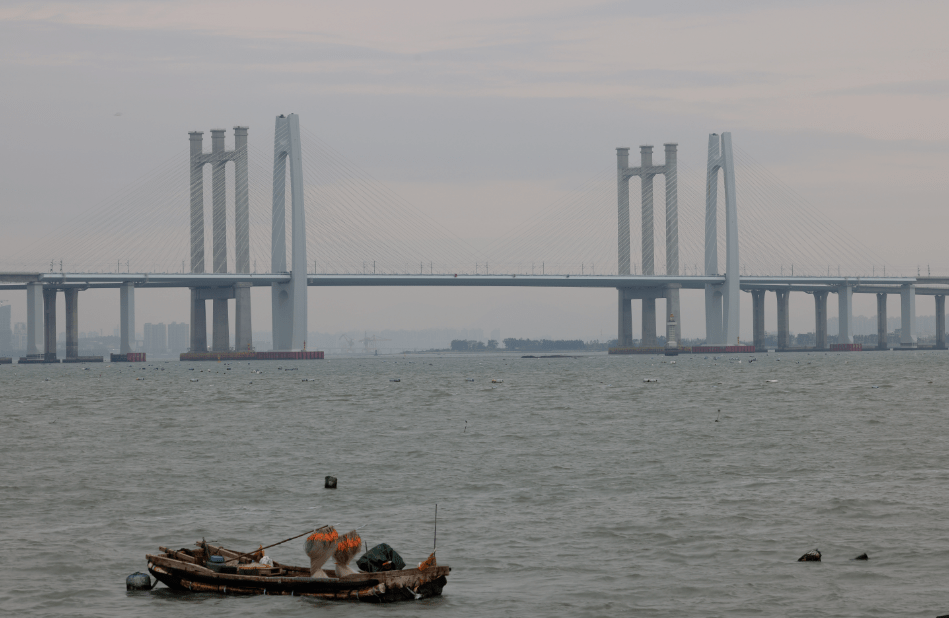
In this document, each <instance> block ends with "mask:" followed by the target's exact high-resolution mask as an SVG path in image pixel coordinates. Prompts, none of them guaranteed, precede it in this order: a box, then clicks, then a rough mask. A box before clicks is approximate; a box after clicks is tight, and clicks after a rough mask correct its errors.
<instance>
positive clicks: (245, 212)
mask: <svg viewBox="0 0 949 618" xmlns="http://www.w3.org/2000/svg"><path fill="white" fill-rule="evenodd" d="M224 133H225V130H224V129H212V130H211V152H210V153H205V152H204V147H203V139H204V138H203V136H204V133H203V132H201V131H192V132H191V133H189V134H188V135H189V137H190V143H191V152H190V155H191V160H190V167H191V272H192V273H203V272H205V251H204V249H205V246H204V245H205V243H204V166H205V165H211V226H212V234H211V240H212V251H211V268H212V271H213V272H215V273H226V272H227V197H226V196H227V192H226V187H225V166H226V165H227V163H228V162H231V161H233V162H234V237H235V258H236V260H235V270H236V272H238V273H249V272H250V204H249V193H248V170H247V127H239V126H238V127H234V150H226V149H225V147H224ZM231 298H233V299H235V305H236V306H235V318H236V322H237V324H236V325H235V326H236V328H235V332H234V335H235V337H234V338H235V341H234V344H235V348H236V349H238V350H247V349H249V348H251V347H252V346H253V338H252V334H251V310H250V287H248V286H246V285H244V284H235V285H233V286H229V287H218V288H213V287H212V288H198V287H195V288H191V351H192V352H206V351H207V349H208V338H207V309H206V306H205V301H207V300H211V301H212V303H213V309H212V344H211V349H212V350H213V351H214V352H227V351H228V350H230V325H229V318H228V302H227V301H228V300H229V299H231Z"/></svg>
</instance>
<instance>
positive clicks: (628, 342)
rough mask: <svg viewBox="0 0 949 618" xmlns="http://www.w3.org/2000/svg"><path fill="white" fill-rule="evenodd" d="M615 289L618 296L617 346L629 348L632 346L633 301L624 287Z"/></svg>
mask: <svg viewBox="0 0 949 618" xmlns="http://www.w3.org/2000/svg"><path fill="white" fill-rule="evenodd" d="M616 291H617V293H618V296H619V311H618V312H617V314H618V317H619V325H618V329H617V337H616V339H617V346H618V347H621V348H630V347H632V346H633V301H632V299H631V298H630V297H629V292H628V291H627V290H626V289H625V288H618V289H617V290H616Z"/></svg>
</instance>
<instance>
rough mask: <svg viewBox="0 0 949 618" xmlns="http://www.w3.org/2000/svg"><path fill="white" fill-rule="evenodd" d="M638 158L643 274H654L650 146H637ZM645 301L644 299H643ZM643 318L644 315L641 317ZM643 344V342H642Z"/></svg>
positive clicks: (654, 322) (654, 303) (654, 254)
mask: <svg viewBox="0 0 949 618" xmlns="http://www.w3.org/2000/svg"><path fill="white" fill-rule="evenodd" d="M639 160H640V162H641V163H640V166H641V167H640V169H641V170H642V173H641V174H640V181H641V182H640V189H641V197H642V208H643V211H642V229H641V230H640V232H642V241H641V242H642V252H643V274H644V275H655V274H656V265H655V264H656V240H655V224H654V220H653V203H652V195H653V177H654V176H653V174H650V173H648V172H647V171H646V170H647V169H649V168H651V167H652V146H640V147H639ZM643 303H645V299H644V300H643ZM655 305H656V301H655V300H653V326H652V332H653V333H655V332H656V320H655V313H656V312H655ZM643 311H644V313H643V315H644V316H645V304H644V305H643ZM643 319H644V320H645V317H644V318H643ZM645 341H646V334H645V332H643V342H645ZM643 345H645V343H643ZM651 345H655V334H653V344H651Z"/></svg>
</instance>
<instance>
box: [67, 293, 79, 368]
mask: <svg viewBox="0 0 949 618" xmlns="http://www.w3.org/2000/svg"><path fill="white" fill-rule="evenodd" d="M64 296H65V297H66V358H79V290H77V289H76V288H71V289H68V290H66V291H65V293H64Z"/></svg>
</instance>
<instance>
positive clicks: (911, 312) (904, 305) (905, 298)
mask: <svg viewBox="0 0 949 618" xmlns="http://www.w3.org/2000/svg"><path fill="white" fill-rule="evenodd" d="M900 322H901V324H900V346H901V347H904V348H915V347H916V343H917V339H916V286H915V285H904V286H903V287H902V289H901V290H900Z"/></svg>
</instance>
